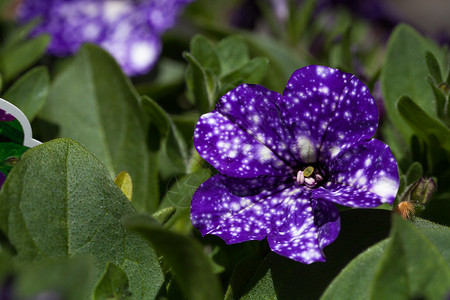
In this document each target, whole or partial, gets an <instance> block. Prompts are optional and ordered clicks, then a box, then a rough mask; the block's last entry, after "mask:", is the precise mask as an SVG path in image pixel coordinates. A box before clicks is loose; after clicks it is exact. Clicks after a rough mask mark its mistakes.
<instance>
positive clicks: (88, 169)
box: [0, 139, 163, 299]
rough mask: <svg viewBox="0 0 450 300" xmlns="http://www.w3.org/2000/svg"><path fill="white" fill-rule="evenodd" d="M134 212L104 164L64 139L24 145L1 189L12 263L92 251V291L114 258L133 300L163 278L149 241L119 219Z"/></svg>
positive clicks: (0, 217)
mask: <svg viewBox="0 0 450 300" xmlns="http://www.w3.org/2000/svg"><path fill="white" fill-rule="evenodd" d="M134 212H135V211H134V209H133V207H132V205H131V203H130V201H129V200H128V199H127V198H126V197H125V196H124V195H123V193H122V192H121V191H120V189H119V188H118V187H117V186H116V185H115V184H114V181H113V180H112V178H111V176H110V174H109V173H108V171H107V169H106V168H105V166H104V165H103V164H102V163H101V162H100V161H99V160H98V159H97V158H96V157H94V156H93V155H92V154H90V153H89V152H88V151H87V150H86V149H85V148H84V147H82V146H81V145H80V144H78V143H76V142H74V141H72V140H67V139H57V140H53V141H51V142H48V143H44V144H42V145H39V146H36V147H34V148H31V149H30V150H28V151H27V152H26V153H25V154H24V155H23V156H22V158H21V160H20V161H19V162H18V163H17V165H16V166H15V167H14V168H13V169H12V171H11V173H10V174H9V176H8V178H7V180H6V182H5V184H4V185H3V187H2V189H1V191H0V228H1V230H2V231H3V232H4V233H5V234H6V235H7V237H8V239H9V241H10V242H11V244H12V245H13V246H14V247H15V249H16V250H17V256H16V258H15V259H16V262H17V263H19V264H25V263H31V262H33V263H42V262H46V261H53V260H56V259H58V258H67V257H72V256H75V255H86V254H88V255H92V256H93V257H94V258H95V272H94V276H93V279H94V280H91V281H90V282H89V286H90V290H92V289H93V288H94V286H95V283H96V282H97V280H98V279H99V278H100V276H101V275H102V273H103V271H104V268H105V265H106V263H107V262H112V263H114V264H116V265H118V266H119V267H120V268H122V269H123V270H124V271H125V273H126V274H127V276H128V279H129V280H130V291H131V293H132V295H133V297H134V298H135V299H151V298H153V297H154V296H155V295H156V294H157V292H158V290H159V288H160V286H161V285H162V282H163V275H162V273H161V269H160V267H159V264H158V261H157V258H156V256H155V253H154V252H153V250H152V249H151V247H149V245H148V243H147V242H146V241H145V240H144V239H142V238H141V237H140V236H139V235H137V234H135V233H133V232H130V231H129V230H127V229H125V228H123V227H122V226H121V224H120V218H121V217H122V216H124V215H126V214H133V213H134Z"/></svg>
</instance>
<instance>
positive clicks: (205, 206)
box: [191, 175, 293, 244]
mask: <svg viewBox="0 0 450 300" xmlns="http://www.w3.org/2000/svg"><path fill="white" fill-rule="evenodd" d="M288 179H289V178H284V180H283V178H275V177H272V178H253V179H248V180H244V179H242V178H228V177H225V176H222V175H216V176H214V177H211V178H210V179H208V180H207V181H205V182H204V183H203V184H202V185H201V186H200V187H199V188H198V189H197V191H196V192H195V194H194V196H193V198H192V204H191V222H192V224H193V225H194V226H195V227H196V228H197V229H198V230H199V231H200V232H201V233H202V235H206V234H214V235H217V236H220V237H221V238H222V239H223V240H224V241H225V242H226V243H228V244H233V243H240V242H243V241H248V240H262V239H264V238H265V237H266V235H267V234H269V233H270V231H271V228H272V227H271V222H272V219H273V215H274V214H276V213H278V212H279V211H278V210H276V209H275V208H276V207H277V205H278V204H279V203H280V202H281V201H283V200H284V198H283V197H284V194H283V193H282V191H283V190H284V189H285V188H286V187H288V186H289V184H288V183H286V181H288ZM239 182H241V183H239ZM290 185H293V184H292V181H291V183H290Z"/></svg>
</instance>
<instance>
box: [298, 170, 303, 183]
mask: <svg viewBox="0 0 450 300" xmlns="http://www.w3.org/2000/svg"><path fill="white" fill-rule="evenodd" d="M297 182H298V183H300V184H304V183H305V176H304V175H303V172H302V171H298V172H297Z"/></svg>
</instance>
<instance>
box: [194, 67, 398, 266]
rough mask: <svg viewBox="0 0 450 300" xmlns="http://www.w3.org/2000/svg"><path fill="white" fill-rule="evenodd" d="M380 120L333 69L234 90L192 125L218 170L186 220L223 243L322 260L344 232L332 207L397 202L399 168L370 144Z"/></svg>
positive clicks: (358, 85)
mask: <svg viewBox="0 0 450 300" xmlns="http://www.w3.org/2000/svg"><path fill="white" fill-rule="evenodd" d="M377 123H378V113H377V108H376V105H375V102H374V100H373V98H372V96H371V95H370V93H369V90H368V88H367V87H366V86H365V85H364V84H363V83H362V82H361V81H360V80H358V79H357V78H356V77H354V76H353V75H352V74H348V73H344V72H341V71H339V70H336V69H332V68H328V67H322V66H308V67H305V68H302V69H299V70H297V71H296V72H294V74H293V75H292V77H291V78H290V80H289V82H288V84H287V87H286V89H285V90H284V92H283V94H282V95H280V94H278V93H276V92H273V91H270V90H268V89H266V88H264V87H263V86H260V85H251V84H243V85H240V86H238V87H237V88H235V89H234V90H231V91H230V92H228V93H227V94H226V95H225V96H223V97H222V98H221V99H220V101H219V102H218V104H217V105H216V108H215V110H214V111H212V112H210V113H207V114H205V115H203V116H202V117H201V118H200V120H199V121H198V123H197V127H196V129H195V133H194V144H195V147H196V149H197V151H198V153H199V154H200V155H201V156H202V157H203V158H204V159H205V160H206V161H207V162H209V163H210V164H211V165H212V166H214V167H215V168H216V169H217V170H218V171H219V173H220V174H218V175H215V176H213V177H211V178H210V179H208V180H207V181H206V182H204V183H203V184H202V185H201V186H200V187H199V188H198V189H197V191H196V192H195V194H194V196H193V199H192V204H191V221H192V224H193V225H194V226H195V227H196V228H198V229H199V230H200V232H201V233H202V234H203V235H206V234H214V235H217V236H220V237H221V238H222V239H223V240H225V242H226V243H228V244H232V243H239V242H243V241H248V240H262V239H264V238H267V241H268V243H269V246H270V248H271V249H272V250H273V251H274V252H276V253H278V254H281V255H283V256H286V257H289V258H291V259H294V260H296V261H299V262H302V263H312V262H315V261H324V260H325V259H324V254H323V251H322V249H323V248H324V247H325V246H327V245H329V244H330V243H332V242H333V241H334V240H335V239H336V238H337V236H338V234H339V230H340V218H339V212H338V209H337V208H336V206H335V204H339V205H345V206H349V207H361V208H369V207H376V206H379V205H381V204H383V203H388V204H390V205H392V203H393V201H394V198H395V196H396V193H397V189H398V172H397V163H396V161H395V159H394V157H393V155H392V153H391V151H390V149H389V147H388V146H387V145H385V144H383V143H382V142H380V141H378V140H376V139H371V137H372V136H373V135H374V133H375V131H376V128H377Z"/></svg>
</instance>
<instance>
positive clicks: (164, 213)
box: [152, 206, 177, 224]
mask: <svg viewBox="0 0 450 300" xmlns="http://www.w3.org/2000/svg"><path fill="white" fill-rule="evenodd" d="M176 211H177V209H176V208H175V207H174V206H169V207H166V208H162V209H160V210H158V211H156V212H155V213H154V214H153V215H152V217H153V218H155V219H156V220H158V221H159V222H160V223H161V224H165V223H167V221H169V219H170V218H172V216H173V215H174V214H175V212H176Z"/></svg>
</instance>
